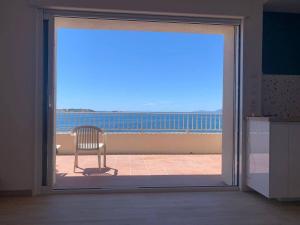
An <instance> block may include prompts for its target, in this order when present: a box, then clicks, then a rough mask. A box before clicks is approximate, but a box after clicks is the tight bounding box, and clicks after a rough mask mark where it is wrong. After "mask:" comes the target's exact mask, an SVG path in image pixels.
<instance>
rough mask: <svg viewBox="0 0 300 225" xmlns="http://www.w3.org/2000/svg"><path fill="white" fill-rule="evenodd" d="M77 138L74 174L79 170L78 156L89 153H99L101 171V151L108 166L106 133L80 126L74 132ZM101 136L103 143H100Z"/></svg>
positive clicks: (94, 128) (93, 127) (91, 127)
mask: <svg viewBox="0 0 300 225" xmlns="http://www.w3.org/2000/svg"><path fill="white" fill-rule="evenodd" d="M72 133H73V135H74V136H75V138H74V142H75V160H74V173H75V170H76V167H77V168H78V154H80V153H83V152H87V151H95V150H96V151H97V153H98V166H99V170H100V169H101V150H103V155H104V166H106V165H105V164H106V163H105V162H106V146H105V143H104V137H103V136H104V135H103V134H104V132H103V131H102V130H101V129H100V128H98V127H95V126H79V127H75V128H74V129H73V130H72ZM100 136H102V140H103V142H100Z"/></svg>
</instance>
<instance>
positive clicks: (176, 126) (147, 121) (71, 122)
mask: <svg viewBox="0 0 300 225" xmlns="http://www.w3.org/2000/svg"><path fill="white" fill-rule="evenodd" d="M83 125H92V126H97V127H99V128H101V129H103V130H104V131H105V132H186V131H189V132H198V133H199V132H200V133H219V132H222V114H220V113H216V112H211V113H209V112H208V113H206V112H205V113H203V112H199V113H151V114H149V113H110V112H92V113H71V112H57V113H56V131H57V132H70V131H71V130H72V129H73V128H74V127H76V126H83Z"/></svg>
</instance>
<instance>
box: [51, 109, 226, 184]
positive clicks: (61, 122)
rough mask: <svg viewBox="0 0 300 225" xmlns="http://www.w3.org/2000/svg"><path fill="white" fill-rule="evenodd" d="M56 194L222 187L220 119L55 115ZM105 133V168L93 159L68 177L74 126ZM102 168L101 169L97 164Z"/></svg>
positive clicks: (171, 115) (82, 159) (188, 115)
mask: <svg viewBox="0 0 300 225" xmlns="http://www.w3.org/2000/svg"><path fill="white" fill-rule="evenodd" d="M56 124H57V132H56V143H57V144H59V145H60V146H61V147H60V148H59V149H58V152H57V156H56V184H55V186H56V188H119V187H120V188H121V187H123V188H124V187H128V188H130V187H178V186H184V187H185V186H223V185H225V184H224V182H223V181H222V176H221V168H222V157H221V152H222V114H221V113H219V112H210V113H203V112H201V113H120V112H110V113H106V112H105V113H103V112H87V113H74V112H72V113H70V112H57V115H56ZM80 125H94V126H98V127H100V128H102V129H103V130H104V131H105V139H106V145H107V166H106V167H105V168H102V169H101V170H100V171H99V170H98V168H97V167H98V165H97V157H96V156H95V155H94V153H93V152H92V153H90V152H89V153H88V154H85V155H81V156H79V166H80V168H78V170H76V172H75V173H74V172H73V165H74V151H75V149H74V137H73V136H72V135H71V133H70V131H71V129H72V128H73V127H75V126H80ZM102 165H103V164H102Z"/></svg>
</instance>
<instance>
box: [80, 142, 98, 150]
mask: <svg viewBox="0 0 300 225" xmlns="http://www.w3.org/2000/svg"><path fill="white" fill-rule="evenodd" d="M87 145H88V147H87V148H85V146H86V144H79V147H80V149H79V150H85V151H88V150H91V151H92V150H97V148H99V149H100V148H103V147H104V143H99V144H98V146H97V143H89V144H87Z"/></svg>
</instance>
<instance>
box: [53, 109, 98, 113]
mask: <svg viewBox="0 0 300 225" xmlns="http://www.w3.org/2000/svg"><path fill="white" fill-rule="evenodd" d="M56 112H96V111H94V110H92V109H56Z"/></svg>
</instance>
